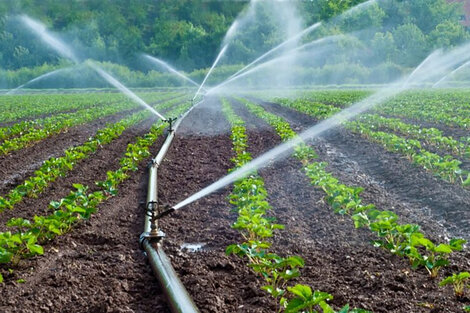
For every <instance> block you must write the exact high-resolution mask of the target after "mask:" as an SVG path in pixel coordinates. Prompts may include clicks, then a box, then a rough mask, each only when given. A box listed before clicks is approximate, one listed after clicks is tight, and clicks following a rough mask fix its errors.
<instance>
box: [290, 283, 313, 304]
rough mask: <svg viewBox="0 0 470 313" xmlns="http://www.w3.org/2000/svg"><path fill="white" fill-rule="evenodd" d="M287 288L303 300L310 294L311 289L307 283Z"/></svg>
mask: <svg viewBox="0 0 470 313" xmlns="http://www.w3.org/2000/svg"><path fill="white" fill-rule="evenodd" d="M287 290H289V292H291V293H293V294H295V295H296V296H298V297H299V298H301V299H303V300H304V301H306V300H307V299H309V298H310V297H311V296H312V289H311V288H310V287H309V286H307V285H300V284H297V285H295V286H294V287H289V288H287Z"/></svg>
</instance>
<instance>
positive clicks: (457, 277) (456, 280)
mask: <svg viewBox="0 0 470 313" xmlns="http://www.w3.org/2000/svg"><path fill="white" fill-rule="evenodd" d="M469 279H470V273H469V272H460V273H458V274H452V276H448V277H446V278H445V279H443V280H442V281H441V282H440V283H439V286H440V287H443V286H446V285H452V286H453V287H454V293H455V296H456V297H457V298H462V297H464V295H465V287H466V286H467V285H465V283H466V281H467V280H469Z"/></svg>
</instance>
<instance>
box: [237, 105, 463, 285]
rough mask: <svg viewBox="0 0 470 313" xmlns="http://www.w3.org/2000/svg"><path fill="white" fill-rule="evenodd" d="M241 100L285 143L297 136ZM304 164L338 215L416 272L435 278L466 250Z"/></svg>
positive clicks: (320, 167) (321, 165) (317, 166)
mask: <svg viewBox="0 0 470 313" xmlns="http://www.w3.org/2000/svg"><path fill="white" fill-rule="evenodd" d="M239 100H240V101H241V102H243V103H244V104H245V105H246V107H247V108H248V110H250V111H251V112H252V113H253V114H255V115H256V116H258V117H259V118H261V119H263V120H265V121H266V122H267V123H269V124H270V125H271V126H273V127H274V128H275V129H276V131H277V133H278V134H279V136H280V137H281V138H282V140H284V141H287V140H289V139H293V138H294V137H295V136H296V133H295V132H294V131H293V130H292V129H291V128H290V125H289V124H288V123H287V122H286V121H285V120H283V119H282V118H280V117H279V116H276V115H274V114H271V113H269V112H267V111H266V110H264V109H263V108H262V107H261V106H259V105H257V104H254V103H252V102H250V101H247V100H244V99H239ZM303 149H304V150H305V149H310V150H311V151H310V153H308V154H307V155H308V156H309V157H312V156H314V155H316V152H315V151H314V150H313V148H312V147H309V146H307V147H306V146H303ZM294 155H295V156H296V157H297V158H298V159H300V160H302V158H303V155H302V154H300V155H299V154H294ZM302 163H303V164H304V171H305V173H306V175H307V176H308V177H309V178H310V180H311V182H312V184H313V185H314V186H317V187H318V188H321V189H322V190H323V191H324V192H325V193H326V195H327V196H326V201H327V203H328V204H329V205H330V206H331V208H332V209H333V210H334V212H335V213H338V214H341V215H348V216H350V217H351V219H352V221H353V222H354V225H355V227H356V228H362V227H365V228H368V229H369V230H371V231H372V232H373V233H375V234H376V236H377V237H378V240H374V241H373V244H374V246H376V247H381V248H384V249H386V250H388V251H390V252H391V253H393V254H396V255H398V256H402V257H407V258H408V259H409V261H410V264H411V265H412V267H413V268H418V267H424V268H425V269H426V270H427V271H428V272H429V274H430V276H431V277H432V278H435V277H437V276H438V272H439V269H441V268H442V267H443V266H446V265H448V264H449V261H448V258H449V255H450V254H451V253H452V252H455V251H460V250H462V249H463V245H464V244H465V243H466V241H465V240H463V239H451V240H450V241H449V243H448V244H443V243H441V244H435V243H434V242H432V241H431V240H430V239H428V238H426V236H425V235H424V234H423V233H422V232H421V231H420V227H419V225H414V224H400V223H399V222H398V215H397V214H395V213H394V212H391V211H387V210H378V209H377V208H376V207H375V205H373V204H369V205H364V204H362V199H361V197H360V194H361V192H362V191H363V189H362V188H360V187H350V186H347V185H344V184H341V183H340V182H339V180H338V179H337V178H335V177H334V176H333V175H332V174H331V173H328V172H327V171H326V167H327V165H328V164H327V163H326V162H311V161H309V160H303V162H302ZM305 164H308V165H306V166H305Z"/></svg>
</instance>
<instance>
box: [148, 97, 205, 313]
mask: <svg viewBox="0 0 470 313" xmlns="http://www.w3.org/2000/svg"><path fill="white" fill-rule="evenodd" d="M201 102H202V101H201ZM198 104H199V103H196V104H194V105H193V106H192V107H191V108H190V109H189V110H188V111H186V113H184V114H183V115H181V116H180V117H179V118H178V119H177V120H176V119H169V124H170V127H169V129H168V134H167V136H166V139H165V142H164V143H163V145H162V147H161V148H160V151H159V152H158V154H157V156H156V157H155V158H154V159H152V161H151V163H150V166H149V180H148V190H147V202H146V204H145V209H146V215H145V223H144V232H143V233H142V235H141V236H140V246H141V247H142V249H143V250H144V251H145V253H146V255H147V257H148V259H149V263H150V266H151V267H152V270H153V272H154V274H155V276H156V277H157V279H158V280H159V281H160V284H161V286H162V287H163V291H164V293H165V295H166V297H167V299H168V303H169V305H170V307H171V310H172V312H174V313H177V312H188V313H195V312H199V310H198V309H197V307H196V305H195V304H194V302H193V300H192V299H191V297H190V296H189V294H188V292H187V291H186V289H185V288H184V286H183V284H182V283H181V281H180V279H179V278H178V275H177V274H176V272H175V270H174V268H173V266H172V265H171V262H170V260H169V259H168V257H167V256H166V254H165V252H164V250H163V247H162V243H163V238H164V237H165V233H164V232H163V231H162V230H161V229H160V227H159V225H158V220H159V219H160V218H162V217H163V216H165V215H167V214H169V213H170V212H172V211H173V209H172V208H167V207H165V206H163V207H162V206H160V205H159V204H158V168H159V166H160V165H161V163H162V161H163V159H164V158H165V155H166V154H167V152H168V149H169V148H170V146H171V143H172V142H173V139H174V138H175V134H176V130H177V129H178V127H179V126H180V125H181V123H182V122H183V120H184V118H185V117H186V116H187V115H188V114H189V113H190V112H191V111H192V109H193V108H195V107H196V106H197V105H198ZM175 120H176V121H177V122H176V124H174V125H173V124H172V123H173V122H174V121H175Z"/></svg>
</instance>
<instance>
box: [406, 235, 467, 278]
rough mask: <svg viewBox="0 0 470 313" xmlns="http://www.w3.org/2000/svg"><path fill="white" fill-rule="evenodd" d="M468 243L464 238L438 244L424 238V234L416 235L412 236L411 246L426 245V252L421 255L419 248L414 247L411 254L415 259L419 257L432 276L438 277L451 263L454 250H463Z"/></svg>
mask: <svg viewBox="0 0 470 313" xmlns="http://www.w3.org/2000/svg"><path fill="white" fill-rule="evenodd" d="M465 243H466V240H464V239H451V240H450V241H449V244H443V243H441V244H438V245H436V244H435V243H433V242H432V241H431V240H429V239H427V238H424V237H422V236H415V237H413V238H412V243H411V246H412V247H414V248H416V247H424V248H425V249H426V253H425V254H423V255H420V254H419V252H418V249H412V251H410V255H411V256H412V257H413V259H418V260H419V261H420V263H421V264H420V265H423V266H424V267H425V268H426V270H427V271H428V272H429V275H430V277H431V278H436V277H437V276H438V274H439V270H440V269H441V268H442V267H444V266H447V265H449V260H448V258H449V256H450V254H451V253H452V252H454V251H461V250H462V249H463V245H464V244H465Z"/></svg>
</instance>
